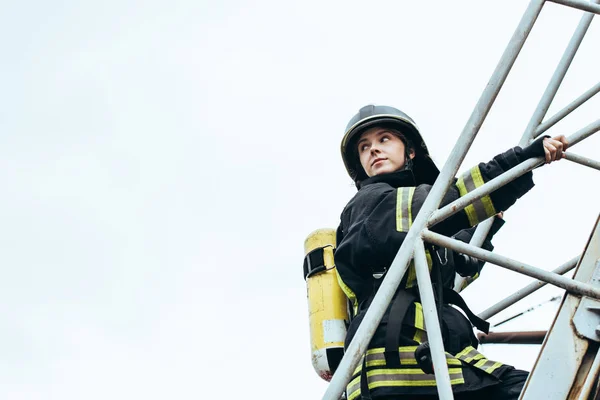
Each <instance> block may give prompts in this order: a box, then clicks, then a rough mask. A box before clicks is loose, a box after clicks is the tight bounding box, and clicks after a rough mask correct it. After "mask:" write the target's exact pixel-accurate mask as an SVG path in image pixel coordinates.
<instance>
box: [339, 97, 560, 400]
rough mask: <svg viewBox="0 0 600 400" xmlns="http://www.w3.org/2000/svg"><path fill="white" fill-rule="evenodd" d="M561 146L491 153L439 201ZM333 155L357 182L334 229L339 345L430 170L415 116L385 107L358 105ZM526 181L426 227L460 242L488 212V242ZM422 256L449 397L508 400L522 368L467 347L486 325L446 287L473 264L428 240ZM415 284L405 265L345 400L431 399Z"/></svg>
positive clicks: (475, 268) (408, 220)
mask: <svg viewBox="0 0 600 400" xmlns="http://www.w3.org/2000/svg"><path fill="white" fill-rule="evenodd" d="M567 147H568V143H567V140H566V138H565V137H564V136H558V137H556V138H550V137H542V138H539V139H537V140H536V141H534V142H533V143H532V144H530V145H529V146H527V147H525V148H520V147H515V148H512V149H510V150H508V151H506V152H504V153H502V154H499V155H497V156H496V157H494V158H493V160H491V161H489V162H487V163H480V164H479V165H477V166H475V167H473V168H472V169H470V170H469V171H467V172H466V173H465V174H463V175H461V176H460V177H459V178H458V179H455V181H454V185H451V186H450V189H449V190H448V192H447V193H446V195H445V196H444V198H443V200H442V203H441V206H443V205H446V204H449V203H450V202H452V201H454V200H456V199H457V198H458V197H460V196H464V195H465V194H467V193H468V192H470V191H472V190H474V189H476V188H477V187H479V186H481V185H483V184H484V183H485V182H487V181H489V180H490V179H492V178H494V177H496V176H498V175H500V174H502V173H504V172H506V171H507V170H509V169H510V168H512V167H514V166H516V165H517V164H519V163H521V162H523V161H525V160H526V159H529V158H533V157H539V156H543V157H545V160H546V162H547V163H550V162H552V161H556V160H560V159H561V158H562V157H564V153H563V152H564V151H565V150H566V149H567ZM341 153H342V158H343V161H344V164H345V167H346V169H347V171H348V173H349V175H350V177H351V178H352V179H353V180H354V182H355V184H356V187H357V189H358V192H357V193H356V195H355V196H354V197H353V198H352V199H351V200H350V202H349V203H348V204H347V205H346V207H345V208H344V210H343V212H342V214H341V221H340V225H339V227H338V229H337V234H336V236H337V237H336V241H337V250H336V252H335V263H336V266H337V271H338V280H339V284H340V286H341V287H342V289H343V290H344V293H345V294H346V296H347V297H348V299H349V303H350V304H351V308H352V314H353V318H352V321H351V323H350V326H349V328H348V335H347V337H346V343H345V347H347V346H348V344H349V343H350V341H351V340H352V337H353V336H354V334H355V332H356V330H357V328H358V326H359V325H360V322H361V321H362V319H363V317H364V315H365V313H366V311H367V309H368V308H369V305H370V303H371V301H372V300H373V297H374V296H375V293H376V292H377V289H378V287H379V284H380V282H381V280H382V279H381V278H382V276H384V275H385V272H386V271H387V269H388V268H389V266H390V264H391V263H392V260H393V259H394V257H395V255H396V253H397V252H398V249H399V248H400V245H401V244H402V242H403V240H404V238H405V237H406V234H407V232H408V230H409V229H410V226H411V224H412V221H413V220H414V218H415V217H416V215H417V213H418V212H419V209H420V208H421V206H422V205H423V202H424V200H425V198H426V197H427V195H428V194H429V191H430V190H431V187H432V185H433V183H434V182H435V180H436V178H437V176H438V174H439V170H438V168H437V167H436V165H435V164H434V162H433V160H432V159H431V157H430V155H429V151H428V149H427V146H426V145H425V142H424V140H423V138H422V137H421V134H420V132H419V129H418V127H417V125H416V124H415V122H414V121H413V120H412V119H411V118H410V117H409V116H408V115H406V114H405V113H403V112H402V111H400V110H397V109H395V108H392V107H388V106H375V105H368V106H366V107H363V108H361V109H360V111H359V112H358V114H356V115H355V116H354V117H353V118H352V119H351V120H350V122H349V123H348V126H347V128H346V132H345V134H344V137H343V139H342V143H341ZM532 187H533V181H532V173H531V172H528V173H526V174H524V175H522V176H521V177H519V178H517V179H515V180H513V181H512V182H511V183H508V184H507V185H505V186H503V187H502V188H500V189H497V190H496V191H494V192H493V193H491V194H489V195H486V196H485V197H483V198H481V199H480V200H477V201H475V202H474V203H473V204H471V205H469V206H468V207H466V208H465V209H464V210H462V211H461V212H459V213H456V214H454V215H453V216H451V217H449V218H447V219H446V220H444V221H442V222H440V223H438V224H437V225H435V226H433V227H431V228H430V229H431V230H432V231H435V232H438V233H441V234H444V235H447V236H455V237H456V238H457V239H459V240H463V241H465V242H468V241H469V239H470V237H471V235H472V233H473V230H474V229H475V228H474V227H476V225H477V224H478V223H479V222H481V221H483V220H485V219H487V218H488V217H494V218H496V219H497V221H495V222H494V228H493V229H492V230H491V232H490V235H488V237H487V238H486V243H485V246H484V247H487V248H488V249H491V243H490V240H491V237H492V236H493V234H494V233H495V231H497V229H498V227H499V226H500V225H501V223H502V221H501V220H500V219H499V218H498V217H497V215H498V214H499V213H501V212H503V211H505V210H506V209H507V208H509V207H510V206H511V205H512V204H514V203H515V201H516V200H517V199H518V198H519V197H521V196H522V195H524V194H525V193H526V192H527V191H529V190H530V189H531V188H532ZM426 254H427V262H428V265H429V268H430V271H431V276H432V282H433V283H434V293H435V297H436V300H437V302H438V304H437V307H438V314H439V317H440V322H441V324H440V325H441V329H442V336H443V340H444V348H445V350H446V353H447V355H446V356H447V363H448V369H449V373H450V380H451V384H452V389H453V392H454V394H455V396H456V397H455V398H456V399H471V398H473V399H474V398H477V399H479V398H486V399H503V400H507V399H517V398H518V397H519V394H520V392H521V390H522V387H523V384H524V382H525V380H526V378H527V374H528V373H527V372H525V371H521V370H517V369H515V368H514V367H512V366H510V365H507V364H503V363H500V362H496V361H492V360H488V359H487V358H485V356H484V355H483V354H481V353H479V352H478V351H477V350H476V347H477V345H478V342H477V339H476V338H475V336H474V335H473V329H472V325H475V326H476V327H477V328H479V329H480V330H484V331H485V330H487V328H488V327H489V324H487V323H486V322H485V321H482V320H480V319H479V318H477V316H475V315H474V314H473V313H472V312H471V311H470V310H469V309H468V306H467V305H466V304H465V303H464V301H462V298H460V296H459V295H458V294H457V293H456V292H455V291H453V290H452V287H453V281H454V276H455V272H458V273H459V274H461V275H463V276H474V275H477V274H478V273H479V271H480V269H481V265H482V263H481V262H478V261H475V262H472V260H471V261H469V259H468V257H464V256H463V255H461V254H457V253H455V252H453V251H451V250H448V249H443V248H437V247H435V246H432V245H430V244H426ZM416 285H417V282H416V274H415V269H414V263H413V262H411V264H410V265H409V267H408V270H407V272H406V274H405V276H404V277H403V279H402V281H401V282H400V285H399V287H398V290H397V291H396V293H395V295H394V298H393V299H392V301H391V302H390V305H389V307H388V309H387V310H386V312H385V314H384V316H383V318H382V320H381V322H380V325H379V326H378V328H377V330H376V332H375V334H374V336H373V339H372V340H371V342H370V344H369V348H368V350H367V352H366V353H365V355H364V357H363V360H362V362H361V364H360V365H359V366H358V367H357V369H356V370H355V371H354V375H353V377H352V379H351V380H350V382H349V384H348V386H347V388H346V395H347V399H348V400H354V399H371V398H372V399H387V400H392V399H437V388H436V383H435V378H434V375H433V374H432V371H431V369H430V365H429V367H428V365H427V360H428V357H426V355H427V346H426V345H423V343H427V332H426V330H425V327H424V323H423V321H424V318H423V309H422V306H421V303H420V302H419V294H418V290H417V287H416ZM452 304H453V305H455V306H457V307H458V308H461V309H462V310H463V311H464V314H465V315H467V316H468V319H467V318H466V317H465V316H464V315H463V313H461V312H460V311H458V310H457V309H456V308H455V307H453V306H452ZM415 351H417V357H418V359H419V360H417V357H415ZM423 351H424V353H423ZM419 352H422V353H419ZM421 354H425V357H423V358H421Z"/></svg>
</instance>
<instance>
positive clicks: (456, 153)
mask: <svg viewBox="0 0 600 400" xmlns="http://www.w3.org/2000/svg"><path fill="white" fill-rule="evenodd" d="M544 1H545V0H531V2H530V3H529V6H528V7H527V10H525V13H524V14H523V17H522V18H521V21H520V22H519V26H518V27H517V29H516V30H515V32H514V33H513V36H512V38H511V40H510V42H509V43H508V46H507V47H506V49H505V50H504V53H503V54H502V57H501V59H500V61H499V63H498V65H497V66H496V69H495V70H494V72H493V74H492V77H491V78H490V80H489V82H488V84H487V86H486V87H485V89H484V91H483V93H482V94H481V97H480V98H479V101H478V102H477V104H476V105H475V108H474V110H473V112H472V113H471V116H470V118H469V120H468V121H467V124H466V125H465V127H464V129H463V131H462V133H461V135H460V137H459V138H458V141H457V143H456V145H455V146H454V149H453V150H452V152H451V153H450V156H449V158H448V161H446V164H445V165H444V168H442V171H441V172H440V175H439V176H438V178H437V179H436V182H435V184H434V185H433V188H432V189H431V192H430V193H429V196H427V199H426V200H425V202H424V203H423V206H422V207H421V210H420V211H419V214H418V215H417V218H416V219H415V221H414V222H413V225H412V228H411V229H410V230H409V232H408V234H407V235H406V238H405V239H404V241H403V242H402V245H401V246H400V249H399V250H398V253H397V254H396V257H394V260H393V261H392V264H391V266H390V269H389V270H388V272H387V273H386V276H385V277H384V278H383V282H382V283H381V286H380V287H379V290H378V291H377V294H376V295H375V297H374V298H373V301H372V303H371V306H370V307H369V310H368V311H367V313H366V314H365V317H364V319H363V321H362V322H361V324H360V326H359V327H358V330H357V331H356V334H355V335H354V338H353V340H352V342H351V343H350V345H349V346H348V348H347V349H346V351H345V353H344V356H343V357H342V360H341V361H340V364H339V366H338V368H337V370H336V372H335V373H334V374H333V378H332V379H331V382H330V383H329V386H328V387H327V390H326V391H325V394H324V395H323V400H338V399H339V397H340V396H341V394H342V393H343V391H344V389H345V386H346V384H347V383H348V381H349V380H350V377H351V376H352V372H353V371H354V369H355V368H356V366H357V365H358V362H359V361H360V359H361V357H362V355H363V354H364V352H365V351H366V350H367V347H368V345H369V342H370V341H371V338H372V337H373V334H374V333H375V330H376V329H377V326H378V325H379V322H380V321H381V318H382V317H383V314H384V313H385V310H386V309H387V306H388V304H389V303H390V300H391V299H392V297H393V296H394V293H395V292H396V289H397V288H398V285H399V284H400V280H401V279H402V277H403V276H404V273H405V272H406V269H407V267H408V262H409V260H410V257H411V256H412V253H413V250H414V243H415V240H416V238H417V237H418V236H419V234H420V231H421V230H422V229H423V228H425V224H426V223H427V219H428V218H429V217H430V216H431V213H433V211H434V210H436V209H437V208H438V206H439V204H440V202H441V199H442V197H443V195H444V194H445V193H446V191H447V190H448V187H449V186H450V183H451V182H452V181H453V180H454V176H455V175H456V172H457V171H458V168H459V167H460V164H461V163H462V161H463V160H464V158H465V155H466V152H467V151H468V150H469V147H470V146H471V144H472V143H473V140H474V139H475V135H476V134H477V132H478V131H479V128H480V127H481V125H482V124H483V121H484V119H485V117H486V115H487V113H488V112H489V110H490V108H491V106H492V104H493V102H494V100H495V99H496V97H497V96H498V93H499V92H500V89H501V88H502V85H503V84H504V81H505V80H506V77H507V76H508V73H509V72H510V69H511V67H512V66H513V64H514V63H515V60H516V58H517V56H518V55H519V52H520V51H521V49H522V48H523V44H524V43H525V40H526V39H527V36H529V33H530V32H531V29H532V28H533V24H534V23H535V21H536V19H537V17H538V16H539V14H540V12H541V10H542V7H543V5H544Z"/></svg>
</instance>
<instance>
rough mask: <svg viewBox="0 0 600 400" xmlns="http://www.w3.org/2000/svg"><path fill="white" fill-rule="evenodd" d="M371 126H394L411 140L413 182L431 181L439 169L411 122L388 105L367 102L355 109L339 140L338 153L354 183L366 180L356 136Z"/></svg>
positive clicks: (433, 180) (415, 126) (430, 182)
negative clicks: (339, 150)
mask: <svg viewBox="0 0 600 400" xmlns="http://www.w3.org/2000/svg"><path fill="white" fill-rule="evenodd" d="M373 126H387V127H390V128H395V129H397V130H399V131H400V132H402V134H403V135H404V136H405V137H406V138H407V139H408V140H409V141H410V142H411V143H412V145H413V146H414V150H415V158H414V159H413V167H412V170H413V174H414V175H415V178H416V181H417V184H421V183H428V184H431V185H432V184H433V183H434V182H435V179H436V178H437V176H438V175H439V173H440V171H439V169H438V168H437V167H436V165H435V164H434V162H433V160H432V159H431V157H430V156H429V150H427V145H425V141H424V140H423V138H422V137H421V133H420V132H419V128H418V127H417V124H415V121H413V120H412V118H410V117H409V116H408V115H406V114H405V113H403V112H402V111H400V110H397V109H395V108H393V107H388V106H375V105H368V106H365V107H363V108H361V109H360V110H359V111H358V114H356V115H355V116H354V117H352V119H351V120H350V122H348V125H347V126H346V133H344V137H343V139H342V145H341V152H342V159H343V160H344V165H345V166H346V170H347V171H348V174H349V175H350V177H351V178H352V179H353V180H354V181H355V182H356V183H357V185H358V183H359V182H360V181H362V180H364V179H366V178H367V174H366V173H365V171H364V169H363V168H362V166H361V165H360V161H359V159H358V154H357V152H356V151H355V149H354V145H355V143H356V141H357V140H358V138H359V137H360V135H361V134H362V133H363V132H364V131H365V130H367V129H368V128H371V127H373Z"/></svg>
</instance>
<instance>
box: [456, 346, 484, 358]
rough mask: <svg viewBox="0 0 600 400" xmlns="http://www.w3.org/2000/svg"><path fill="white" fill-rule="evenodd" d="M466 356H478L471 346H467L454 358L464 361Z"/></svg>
mask: <svg viewBox="0 0 600 400" xmlns="http://www.w3.org/2000/svg"><path fill="white" fill-rule="evenodd" d="M467 354H472V355H475V354H479V352H478V351H477V350H475V348H474V347H472V346H467V347H465V348H464V349H462V351H461V352H459V353H458V354H456V358H458V359H461V360H464V359H465V358H466V357H467Z"/></svg>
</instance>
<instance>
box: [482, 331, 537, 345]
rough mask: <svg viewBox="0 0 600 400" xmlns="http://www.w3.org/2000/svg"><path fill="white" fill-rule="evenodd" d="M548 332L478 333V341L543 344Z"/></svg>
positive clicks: (483, 342)
mask: <svg viewBox="0 0 600 400" xmlns="http://www.w3.org/2000/svg"><path fill="white" fill-rule="evenodd" d="M546 333H548V332H547V331H525V332H490V333H488V334H487V335H486V334H485V333H482V332H480V333H478V334H477V339H478V340H479V343H481V344H488V343H509V344H542V343H543V342H544V337H546Z"/></svg>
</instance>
